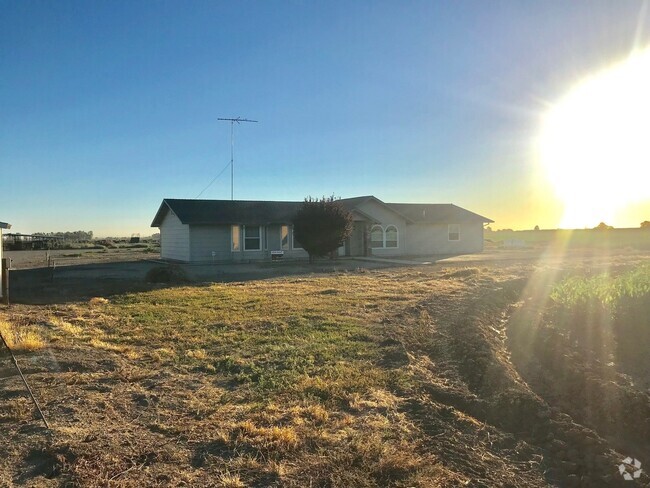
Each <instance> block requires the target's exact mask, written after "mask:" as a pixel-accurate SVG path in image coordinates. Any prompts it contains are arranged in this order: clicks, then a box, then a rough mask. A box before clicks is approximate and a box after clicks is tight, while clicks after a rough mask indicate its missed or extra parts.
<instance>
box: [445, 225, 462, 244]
mask: <svg viewBox="0 0 650 488" xmlns="http://www.w3.org/2000/svg"><path fill="white" fill-rule="evenodd" d="M448 231H449V240H450V241H460V224H449V228H448Z"/></svg>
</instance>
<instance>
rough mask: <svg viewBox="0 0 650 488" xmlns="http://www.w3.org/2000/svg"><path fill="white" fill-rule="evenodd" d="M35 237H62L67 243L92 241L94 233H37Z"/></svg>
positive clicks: (81, 231) (82, 231)
mask: <svg viewBox="0 0 650 488" xmlns="http://www.w3.org/2000/svg"><path fill="white" fill-rule="evenodd" d="M34 235H35V236H44V237H60V238H61V239H64V240H66V241H92V240H93V231H92V230H89V231H85V230H75V231H73V232H35V233H34Z"/></svg>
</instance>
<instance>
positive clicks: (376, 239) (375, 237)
mask: <svg viewBox="0 0 650 488" xmlns="http://www.w3.org/2000/svg"><path fill="white" fill-rule="evenodd" d="M370 247H371V248H373V249H377V248H381V247H384V229H382V227H381V225H373V226H372V228H371V229H370Z"/></svg>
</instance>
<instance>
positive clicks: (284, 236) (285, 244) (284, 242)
mask: <svg viewBox="0 0 650 488" xmlns="http://www.w3.org/2000/svg"><path fill="white" fill-rule="evenodd" d="M280 244H281V249H282V250H283V251H288V250H289V226H288V225H283V226H282V227H281V229H280Z"/></svg>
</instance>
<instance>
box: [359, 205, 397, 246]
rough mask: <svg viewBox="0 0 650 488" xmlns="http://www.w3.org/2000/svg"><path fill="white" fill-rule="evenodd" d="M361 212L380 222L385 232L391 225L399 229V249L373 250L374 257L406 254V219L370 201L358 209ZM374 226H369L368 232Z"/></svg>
mask: <svg viewBox="0 0 650 488" xmlns="http://www.w3.org/2000/svg"><path fill="white" fill-rule="evenodd" d="M357 208H358V209H359V210H360V211H361V212H363V213H365V214H366V215H368V216H370V217H372V218H374V219H375V220H377V221H378V222H379V225H381V226H382V228H383V229H384V231H386V227H387V226H389V225H394V226H395V227H397V233H398V236H397V246H398V247H397V248H378V247H376V248H373V249H372V250H371V251H372V255H373V256H399V255H401V254H406V249H407V248H406V245H407V235H406V233H407V232H408V231H407V226H406V221H405V219H404V218H402V217H400V216H399V215H398V214H396V213H395V212H393V211H392V210H390V209H388V208H386V207H384V206H383V205H381V204H379V203H377V202H375V201H374V200H368V201H366V202H363V203H362V204H361V205H359V206H358V207H357ZM373 225H374V224H368V232H370V229H371V228H372V226H373Z"/></svg>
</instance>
